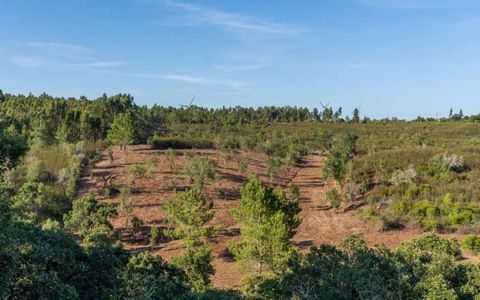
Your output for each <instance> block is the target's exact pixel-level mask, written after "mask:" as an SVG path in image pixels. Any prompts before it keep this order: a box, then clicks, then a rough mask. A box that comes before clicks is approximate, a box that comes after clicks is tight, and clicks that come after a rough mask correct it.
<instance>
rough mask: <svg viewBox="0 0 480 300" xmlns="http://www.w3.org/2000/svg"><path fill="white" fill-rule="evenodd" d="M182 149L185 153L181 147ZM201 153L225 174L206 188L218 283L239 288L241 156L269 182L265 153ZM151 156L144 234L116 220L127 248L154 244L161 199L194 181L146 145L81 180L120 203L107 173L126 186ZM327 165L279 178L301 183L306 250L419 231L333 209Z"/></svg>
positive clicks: (180, 160) (144, 186)
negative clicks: (228, 156)
mask: <svg viewBox="0 0 480 300" xmlns="http://www.w3.org/2000/svg"><path fill="white" fill-rule="evenodd" d="M179 154H182V152H181V151H179ZM198 154H201V155H208V156H210V157H212V158H214V159H216V160H217V162H218V169H217V171H218V173H219V174H220V175H221V177H222V178H221V180H219V181H217V182H216V183H214V184H211V185H208V186H207V187H206V188H205V192H206V193H207V194H208V196H209V197H210V198H211V199H213V202H214V207H215V209H216V214H215V217H214V219H213V221H212V223H213V224H215V225H222V226H223V228H224V229H223V230H222V232H221V233H220V234H219V235H218V236H217V238H216V240H217V243H216V244H215V245H213V249H214V255H215V260H214V267H215V269H216V274H215V275H214V276H213V278H212V279H213V282H214V285H215V286H216V287H224V288H231V287H237V286H238V282H239V279H240V277H241V274H240V273H239V271H238V270H237V268H236V265H235V262H234V260H233V258H232V257H230V256H229V255H228V252H227V251H226V246H227V242H228V241H229V240H234V239H237V238H238V236H239V229H238V227H237V225H236V224H235V221H234V220H233V218H232V217H231V215H230V213H229V210H230V209H231V208H232V207H234V206H236V205H238V201H239V197H240V195H239V190H240V187H241V185H242V184H243V183H244V182H245V181H246V177H245V175H242V174H240V171H239V168H238V165H237V161H238V159H239V158H240V157H243V158H248V160H249V161H250V164H249V167H248V173H250V174H258V176H259V177H260V179H262V181H264V182H269V179H268V177H267V176H266V168H265V165H264V164H263V160H264V159H265V156H264V155H262V154H258V153H244V152H242V153H238V154H237V155H236V156H235V158H234V159H233V160H232V161H229V162H227V163H226V164H225V163H224V161H223V160H222V158H221V156H220V154H219V153H218V152H216V151H214V150H202V151H198ZM152 157H157V161H156V162H155V171H154V172H153V174H152V176H151V177H149V178H142V179H138V180H136V182H135V193H134V194H133V195H132V201H133V202H134V204H135V208H134V212H133V213H134V214H135V215H137V216H138V217H140V218H141V219H142V220H143V221H144V222H145V226H144V227H143V228H142V231H141V233H140V234H139V235H137V236H136V237H133V236H132V232H131V229H130V228H129V226H125V218H124V216H121V215H120V216H118V217H117V218H116V219H115V220H112V223H113V224H114V226H115V228H116V229H117V230H118V231H119V232H120V235H121V239H122V241H123V243H124V245H125V247H126V248H127V249H139V250H141V249H150V247H148V232H149V230H150V227H151V226H153V225H155V226H159V227H162V225H163V224H162V219H163V211H162V208H161V205H162V203H163V202H164V201H165V200H166V199H169V198H171V197H173V195H174V192H173V186H177V187H178V189H179V190H182V189H185V188H188V187H189V181H188V180H187V179H186V178H185V177H183V176H182V175H175V176H174V175H173V174H172V172H171V171H170V170H169V168H168V167H167V165H166V162H165V161H162V157H163V151H158V150H151V149H150V148H149V147H148V146H144V145H139V146H134V147H131V150H130V153H129V156H128V158H127V160H126V161H125V160H124V158H123V154H122V152H121V151H119V149H115V150H114V161H113V162H112V163H109V162H107V161H106V160H105V159H104V160H102V161H101V162H100V163H99V164H98V165H97V166H96V168H95V169H93V170H86V171H85V176H83V178H82V181H81V194H85V193H92V194H95V195H96V196H97V197H98V199H100V200H101V201H106V202H109V203H114V204H118V202H119V199H118V197H108V198H105V197H103V195H102V186H103V182H102V179H101V178H102V176H108V175H111V174H114V175H117V176H118V177H117V178H116V179H115V184H116V185H119V186H120V185H126V184H127V183H128V181H127V170H128V167H129V166H131V165H132V164H134V163H142V164H144V163H147V162H148V161H149V160H150V159H151V158H152ZM176 164H177V166H178V167H180V168H181V167H182V166H183V165H184V164H185V158H184V157H183V156H181V155H179V156H178V157H177V161H176ZM322 165H323V156H321V155H319V154H313V155H310V156H306V157H304V158H303V159H302V162H301V163H300V164H299V165H298V166H297V167H295V168H293V169H291V170H290V171H289V172H284V173H283V174H282V176H281V177H280V178H276V179H275V181H274V183H275V185H279V186H282V187H286V186H288V184H290V183H295V184H297V185H299V187H300V204H301V207H302V212H301V216H302V218H303V222H302V224H301V225H300V227H299V228H298V231H297V234H296V235H295V237H294V239H293V240H294V242H295V244H297V245H298V246H299V247H300V249H301V250H302V252H305V251H308V249H309V248H310V247H311V246H313V245H320V244H321V243H333V244H337V243H339V242H340V241H341V240H342V239H343V238H344V237H345V236H346V235H347V234H349V233H362V234H363V235H364V237H365V239H366V240H367V242H368V243H369V244H370V245H374V244H377V243H384V244H386V245H387V246H389V247H391V248H395V247H397V246H398V245H399V244H400V242H402V241H404V240H407V239H411V238H413V237H415V236H416V235H418V234H420V232H419V231H417V230H401V231H389V232H381V231H378V230H376V229H373V228H371V227H369V226H368V225H367V224H366V223H365V222H363V221H362V220H360V219H359V218H358V216H356V213H355V210H350V211H346V212H344V210H345V207H346V204H342V206H341V207H340V208H339V209H337V210H335V209H332V208H330V206H329V205H328V203H327V202H326V197H325V195H326V189H328V188H329V187H331V184H332V183H327V187H325V182H324V181H323V179H322V177H321V174H322ZM181 251H182V246H181V244H180V243H179V242H178V241H168V240H166V239H163V240H162V241H161V242H160V243H159V245H158V246H156V247H155V249H153V252H154V253H155V254H157V255H160V256H162V257H165V258H167V259H168V258H170V257H172V256H175V255H177V254H178V253H179V252H181Z"/></svg>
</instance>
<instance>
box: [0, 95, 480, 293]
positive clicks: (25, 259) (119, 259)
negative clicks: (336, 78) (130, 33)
mask: <svg viewBox="0 0 480 300" xmlns="http://www.w3.org/2000/svg"><path fill="white" fill-rule="evenodd" d="M479 178H480V114H478V115H472V116H467V115H464V114H463V112H462V111H461V110H460V111H459V112H458V113H455V112H453V111H452V110H451V111H450V112H449V114H448V117H444V118H426V117H425V118H424V117H421V116H419V117H418V118H416V119H414V120H402V119H396V118H390V119H374V118H369V117H367V116H361V111H360V110H359V109H355V110H354V111H353V112H344V111H342V108H341V107H338V108H333V107H330V106H323V105H320V107H319V108H314V109H312V110H310V109H308V108H302V107H293V106H292V107H275V106H272V107H259V108H250V107H249V108H247V107H222V108H215V109H213V108H203V107H199V106H196V105H190V106H185V107H184V106H182V107H179V108H177V107H164V106H160V105H154V106H152V107H146V106H138V105H136V104H135V102H134V99H133V97H132V96H130V95H128V94H118V95H113V96H107V95H105V94H104V95H102V96H101V97H99V98H97V99H87V98H86V97H80V98H78V99H76V98H59V97H52V96H50V95H47V94H42V95H39V96H35V95H32V94H30V95H13V94H8V93H4V92H2V91H0V270H1V272H0V298H2V299H465V300H467V299H472V300H473V299H480V184H479Z"/></svg>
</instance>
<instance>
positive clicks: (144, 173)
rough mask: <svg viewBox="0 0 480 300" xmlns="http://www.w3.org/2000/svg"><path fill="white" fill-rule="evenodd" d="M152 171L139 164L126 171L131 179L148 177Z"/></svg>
mask: <svg viewBox="0 0 480 300" xmlns="http://www.w3.org/2000/svg"><path fill="white" fill-rule="evenodd" d="M152 171H153V170H152V169H150V168H148V167H147V166H144V165H141V164H134V165H133V166H131V167H130V168H129V169H128V173H129V174H130V176H131V177H132V178H133V179H136V178H143V177H150V175H151V173H152Z"/></svg>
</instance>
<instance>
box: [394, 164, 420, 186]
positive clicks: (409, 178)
mask: <svg viewBox="0 0 480 300" xmlns="http://www.w3.org/2000/svg"><path fill="white" fill-rule="evenodd" d="M416 179H417V172H416V171H415V168H414V167H413V165H410V166H408V168H407V169H405V170H395V171H393V174H392V177H390V180H389V181H388V182H389V183H390V184H393V185H396V186H398V185H401V184H412V183H414V182H415V180H416Z"/></svg>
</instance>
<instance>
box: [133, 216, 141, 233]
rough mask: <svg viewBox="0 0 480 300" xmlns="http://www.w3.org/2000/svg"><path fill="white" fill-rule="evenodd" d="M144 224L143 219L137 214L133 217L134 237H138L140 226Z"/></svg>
mask: <svg viewBox="0 0 480 300" xmlns="http://www.w3.org/2000/svg"><path fill="white" fill-rule="evenodd" d="M142 226H143V220H142V219H140V218H139V217H137V216H133V218H132V228H133V237H134V238H137V234H138V232H139V231H140V227H142Z"/></svg>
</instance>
